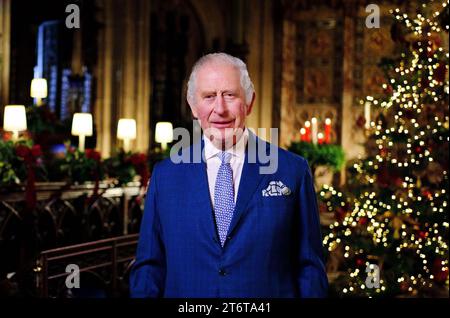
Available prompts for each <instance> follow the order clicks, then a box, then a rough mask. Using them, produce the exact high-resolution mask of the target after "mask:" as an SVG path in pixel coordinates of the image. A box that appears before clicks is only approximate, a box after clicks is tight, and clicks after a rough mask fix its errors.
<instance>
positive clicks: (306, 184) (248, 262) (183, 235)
mask: <svg viewBox="0 0 450 318" xmlns="http://www.w3.org/2000/svg"><path fill="white" fill-rule="evenodd" d="M187 99H188V103H189V105H190V107H191V110H192V113H193V115H194V117H196V118H198V120H199V121H200V125H201V127H202V129H203V138H202V140H201V142H198V143H194V144H193V145H192V146H191V147H189V148H188V150H187V151H188V154H189V156H188V157H189V158H193V157H194V156H195V153H196V152H200V153H201V155H202V156H201V160H200V161H199V162H194V163H192V162H182V163H176V162H175V161H176V160H173V158H168V159H166V160H164V161H162V162H160V163H159V164H157V165H156V166H155V168H154V170H153V174H152V177H151V180H150V184H149V189H148V193H147V197H146V201H145V210H144V217H143V219H142V225H141V231H140V238H139V245H138V249H137V255H136V262H135V264H134V265H133V269H132V272H131V276H130V292H131V296H132V297H183V298H184V297H264V298H276V297H325V296H326V295H327V287H328V283H327V277H326V273H325V268H324V263H323V255H322V238H321V234H320V224H319V216H318V210H317V201H316V196H315V191H314V186H313V179H312V176H311V172H310V169H309V167H308V164H307V162H306V160H305V159H303V158H302V157H300V156H297V155H295V154H292V153H290V152H287V151H285V150H283V149H281V148H278V147H276V146H274V145H272V144H270V143H266V142H264V141H262V140H261V139H259V138H258V137H256V136H255V135H254V134H253V133H252V132H251V131H250V130H249V129H248V128H247V127H246V126H245V119H246V117H247V116H248V115H249V114H250V112H251V109H252V106H253V102H254V99H255V93H254V89H253V84H252V82H251V80H250V77H249V75H248V71H247V67H246V65H245V64H244V63H243V62H242V61H241V60H240V59H238V58H236V57H233V56H230V55H228V54H224V53H215V54H208V55H206V56H204V57H202V58H201V59H200V60H199V61H198V62H197V63H196V64H195V65H194V67H193V70H192V73H191V76H190V79H189V83H188V91H187ZM261 149H262V150H265V152H266V153H271V154H272V155H273V156H272V157H273V158H276V159H277V169H275V170H274V171H272V172H271V173H269V174H267V173H261V171H262V168H263V167H264V166H265V163H263V162H262V161H261V160H260V159H261V158H260V156H256V160H252V158H253V159H254V158H255V156H254V155H255V154H258V153H260V152H259V150H261Z"/></svg>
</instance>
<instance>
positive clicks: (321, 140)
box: [317, 133, 324, 145]
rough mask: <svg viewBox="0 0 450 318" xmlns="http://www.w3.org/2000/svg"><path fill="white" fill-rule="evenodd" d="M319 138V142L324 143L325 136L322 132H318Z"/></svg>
mask: <svg viewBox="0 0 450 318" xmlns="http://www.w3.org/2000/svg"><path fill="white" fill-rule="evenodd" d="M317 140H318V142H319V145H321V144H323V141H324V137H323V134H322V133H318V134H317Z"/></svg>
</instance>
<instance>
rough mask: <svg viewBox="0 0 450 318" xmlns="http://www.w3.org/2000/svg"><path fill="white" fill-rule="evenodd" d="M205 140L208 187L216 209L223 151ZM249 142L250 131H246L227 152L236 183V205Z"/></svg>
mask: <svg viewBox="0 0 450 318" xmlns="http://www.w3.org/2000/svg"><path fill="white" fill-rule="evenodd" d="M203 140H204V142H205V148H204V151H205V160H206V171H207V174H208V185H209V194H210V196H211V202H212V204H213V207H214V188H215V185H216V178H217V173H218V172H219V167H220V164H221V161H220V157H219V153H220V152H221V151H222V150H221V149H218V148H216V147H215V146H214V144H213V143H212V142H211V141H210V140H209V139H208V138H207V137H205V135H203ZM247 140H248V130H247V128H245V129H244V132H243V134H242V136H241V138H240V139H239V140H238V142H237V143H236V144H235V145H234V146H233V147H231V148H229V149H227V150H225V151H226V152H228V153H231V154H232V156H231V160H230V165H231V169H232V170H233V182H234V202H235V203H236V199H237V194H238V190H239V182H240V180H241V175H242V168H243V167H244V160H245V147H246V145H247Z"/></svg>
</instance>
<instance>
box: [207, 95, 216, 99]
mask: <svg viewBox="0 0 450 318" xmlns="http://www.w3.org/2000/svg"><path fill="white" fill-rule="evenodd" d="M213 97H214V95H206V96H205V99H211V98H213Z"/></svg>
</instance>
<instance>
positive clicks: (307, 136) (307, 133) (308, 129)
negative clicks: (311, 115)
mask: <svg viewBox="0 0 450 318" xmlns="http://www.w3.org/2000/svg"><path fill="white" fill-rule="evenodd" d="M305 141H307V142H310V141H311V123H310V122H309V120H307V121H306V122H305Z"/></svg>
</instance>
